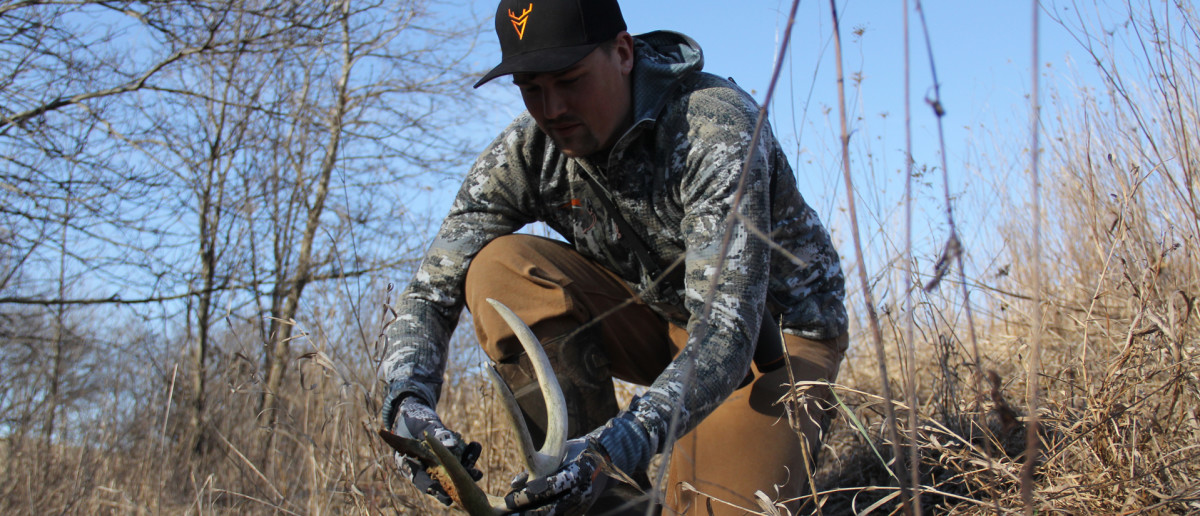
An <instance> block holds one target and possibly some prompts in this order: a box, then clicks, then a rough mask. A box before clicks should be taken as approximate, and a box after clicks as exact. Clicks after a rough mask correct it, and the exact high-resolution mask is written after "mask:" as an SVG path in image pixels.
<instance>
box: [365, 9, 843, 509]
mask: <svg viewBox="0 0 1200 516" xmlns="http://www.w3.org/2000/svg"><path fill="white" fill-rule="evenodd" d="M625 28H626V27H625V22H624V20H623V18H622V16H621V11H620V7H619V6H618V5H617V3H616V0H502V1H501V3H500V7H499V9H498V10H497V15H496V31H497V35H498V36H499V38H500V43H501V49H502V52H503V55H504V58H503V61H502V62H501V63H500V65H498V66H497V67H496V68H494V69H493V70H492V71H491V72H490V73H488V74H487V75H486V76H485V77H484V78H483V79H482V80H480V81H479V83H477V84H476V87H478V86H479V85H481V84H483V83H485V82H488V81H490V80H492V79H494V78H496V77H499V76H503V75H511V76H512V80H513V83H514V84H515V85H516V86H517V87H518V88H519V89H520V91H521V96H522V99H523V100H524V103H525V107H526V108H527V112H525V113H523V114H522V115H520V116H519V117H517V119H516V120H515V121H513V123H512V124H511V125H509V127H508V128H506V129H505V130H504V132H503V133H501V134H500V136H499V137H498V138H496V140H495V141H494V142H492V144H491V145H490V147H488V149H487V150H485V151H484V152H483V153H482V154H481V155H480V157H479V159H478V161H477V162H476V163H475V165H474V167H472V169H471V171H470V173H469V174H468V175H467V178H466V180H465V181H464V183H463V186H462V189H461V190H460V191H459V194H458V197H457V198H456V199H455V201H454V204H453V206H452V208H451V210H450V214H449V215H448V216H447V217H446V220H445V222H444V223H443V225H442V227H441V229H440V231H439V232H438V235H437V238H436V239H435V241H434V243H433V245H432V247H431V248H430V250H429V252H428V254H427V255H426V257H425V259H424V261H423V263H422V265H421V267H420V269H419V270H418V271H417V273H416V275H415V276H414V278H413V280H412V282H411V283H410V284H409V285H408V287H407V289H406V290H405V292H404V294H403V295H402V296H401V298H400V299H399V300H398V301H397V305H396V307H395V309H396V311H397V313H398V317H397V319H396V320H395V321H394V322H393V323H392V324H391V325H390V326H389V327H388V329H387V330H386V333H385V335H386V339H387V344H388V346H389V351H388V355H387V359H386V360H385V362H384V364H383V374H384V376H385V379H386V380H387V381H388V383H389V392H388V395H387V398H386V399H385V402H384V407H383V422H384V424H385V425H386V427H388V428H391V429H394V431H396V432H397V433H400V434H402V435H413V436H420V435H422V434H423V432H424V431H425V430H432V431H434V432H435V435H437V436H438V438H439V439H440V440H442V441H443V442H444V443H445V444H447V446H448V447H449V448H450V449H451V450H452V451H453V452H454V453H456V454H457V455H458V456H459V457H461V458H462V460H463V463H464V464H465V465H466V466H468V467H470V466H472V465H473V463H474V461H475V458H477V457H478V453H479V448H478V445H477V444H474V443H473V444H472V445H470V446H468V445H466V444H465V443H463V442H462V439H461V438H460V437H459V435H458V434H457V433H455V432H453V431H450V430H448V429H446V427H445V425H444V424H442V422H441V421H440V420H439V419H438V417H437V415H436V412H435V410H434V409H433V407H436V406H437V401H438V396H439V393H440V388H441V382H442V375H443V372H444V367H445V363H446V351H447V342H448V339H449V337H450V334H451V332H452V331H453V329H454V326H455V324H456V323H457V320H458V317H459V314H460V313H461V310H462V307H463V306H464V305H465V306H466V307H467V308H468V309H470V310H471V312H472V315H473V316H474V322H475V331H476V334H477V336H478V337H479V341H480V343H481V345H482V346H483V347H484V349H485V351H486V352H487V353H488V355H489V356H491V358H492V359H493V360H495V361H496V362H497V363H498V364H499V366H498V369H500V371H501V374H502V376H504V377H505V379H506V381H508V382H509V384H510V385H511V386H512V388H513V391H514V393H516V395H517V397H518V398H519V401H520V403H521V406H522V408H523V409H524V410H525V412H526V415H527V419H529V420H530V422H532V423H533V425H534V426H535V427H537V426H538V425H540V424H544V418H545V416H544V413H542V412H543V411H544V409H543V408H542V407H541V406H540V394H538V393H537V392H536V387H533V386H532V385H531V384H532V382H533V380H532V376H531V375H530V373H529V370H528V362H527V360H526V359H525V357H524V356H523V355H522V353H521V348H520V346H519V344H518V343H517V341H516V339H515V336H514V335H513V332H512V331H511V330H509V329H508V327H507V326H506V325H505V324H504V323H503V322H502V321H501V319H500V317H499V316H498V314H496V313H495V312H494V311H493V310H492V309H491V307H490V306H488V304H487V303H486V302H484V301H485V300H486V299H487V298H495V299H498V300H499V301H501V302H503V303H504V304H506V305H508V306H509V307H510V308H512V309H513V310H514V311H515V312H516V314H517V315H519V316H520V317H521V318H522V319H523V320H524V321H525V322H527V323H528V324H529V325H530V326H531V328H532V329H533V331H534V333H535V334H536V335H537V336H538V337H539V338H540V339H541V341H542V342H543V344H544V346H545V347H546V349H547V352H548V354H549V356H550V358H551V362H552V364H553V365H554V369H555V371H556V373H557V375H558V377H559V378H560V381H561V382H562V383H563V389H564V391H565V394H566V397H567V401H568V405H569V407H570V430H569V431H570V433H571V436H572V437H575V439H572V441H571V442H570V449H571V450H573V453H571V455H570V456H569V457H568V460H567V461H566V462H565V463H564V464H563V466H562V467H561V468H560V469H559V470H558V471H557V472H556V473H554V474H553V475H551V476H550V477H548V478H547V479H546V480H545V481H538V482H530V483H529V484H528V485H524V484H522V483H520V482H517V483H516V484H515V486H514V490H513V491H512V492H511V493H509V495H508V497H507V501H508V503H509V504H510V505H509V508H510V509H513V510H519V511H527V512H537V513H542V514H573V513H579V512H582V511H585V510H587V508H588V507H589V506H590V505H591V504H592V503H594V502H595V501H596V499H597V498H599V497H600V496H601V495H602V494H603V493H604V491H605V488H606V487H609V486H612V485H615V484H616V482H610V481H608V480H607V479H608V477H609V475H608V474H607V473H609V472H611V471H612V468H615V469H617V470H620V471H621V472H623V473H625V474H627V475H630V476H632V477H634V478H642V479H643V480H644V479H645V470H646V468H647V466H648V464H649V462H650V460H651V458H652V457H653V456H654V455H655V454H657V453H661V452H663V451H665V450H667V449H668V447H671V445H674V446H673V447H671V450H672V454H671V457H670V467H669V475H668V481H667V485H666V486H665V490H666V492H665V496H664V500H663V504H664V508H665V510H666V511H667V512H668V513H672V512H675V513H680V512H687V511H689V510H696V511H699V512H701V513H705V512H707V510H708V509H707V508H706V507H705V501H703V500H698V499H697V498H696V497H697V496H698V495H696V494H695V492H694V491H692V490H690V489H685V486H687V485H690V486H692V487H694V488H695V489H696V490H699V491H700V492H702V493H704V494H705V495H709V496H712V497H713V498H715V499H718V500H723V501H725V502H729V503H731V504H736V505H740V506H742V507H750V508H753V507H756V504H755V502H754V494H755V491H759V490H761V491H763V492H764V493H766V494H767V495H768V496H771V497H772V498H777V499H779V500H780V501H782V502H787V503H788V504H789V506H790V507H792V508H795V506H796V503H795V500H796V499H797V498H798V497H799V496H800V495H801V494H802V493H803V492H804V490H805V489H806V488H807V487H808V483H809V476H808V474H807V472H808V471H810V470H811V467H812V465H813V464H814V458H815V455H816V452H817V449H818V448H819V446H820V437H821V432H822V431H823V430H824V427H825V426H826V425H827V423H828V418H829V410H828V409H829V407H828V404H825V403H818V401H819V400H821V399H822V398H824V397H826V396H828V391H827V390H816V391H815V395H813V396H810V397H809V398H808V399H809V401H808V402H807V403H805V402H801V403H800V404H799V405H798V408H799V410H796V411H789V410H788V404H787V403H780V402H779V401H778V400H779V399H780V398H781V397H782V396H783V395H784V394H786V393H788V392H790V387H789V385H788V382H789V372H790V373H791V374H792V375H793V377H794V379H795V380H796V381H814V380H830V381H832V380H833V379H835V377H836V375H837V371H838V367H839V365H840V362H841V359H842V356H843V352H844V351H845V348H846V343H847V340H846V337H845V332H846V311H845V308H844V305H843V297H844V291H843V277H842V272H841V268H840V265H839V262H838V257H837V254H836V251H835V250H834V248H833V246H832V244H831V242H830V238H829V235H828V233H827V232H826V231H825V229H824V228H823V227H822V225H821V223H820V221H819V220H818V218H817V216H816V214H815V213H814V212H813V210H812V209H811V208H809V207H808V205H807V204H805V202H804V200H803V198H802V197H801V196H800V193H799V192H798V191H797V189H796V183H795V179H794V177H793V175H792V171H791V169H790V167H789V166H788V163H787V160H786V157H785V155H784V153H783V151H782V150H781V149H780V147H779V144H778V142H777V141H776V140H775V138H774V136H773V135H772V134H771V132H770V130H769V128H764V129H763V131H762V133H761V134H759V135H758V137H757V138H755V136H754V134H753V132H754V126H755V121H756V118H757V114H758V107H757V106H756V105H755V104H754V101H753V100H752V99H751V98H750V97H749V95H747V94H746V93H745V92H743V91H742V90H740V89H739V88H738V87H737V86H736V85H734V84H733V82H732V81H730V80H726V79H722V78H719V77H717V76H714V75H710V74H707V73H703V72H701V71H700V70H701V67H702V65H703V57H702V54H701V52H700V47H699V46H698V45H697V44H696V42H694V41H692V40H691V39H690V38H688V37H686V36H683V35H680V34H676V33H669V32H654V33H650V34H645V35H642V36H638V37H636V38H635V37H631V36H630V35H629V33H628V32H626V31H625ZM743 176H744V177H743ZM733 210H736V211H737V213H738V214H739V215H740V216H739V217H736V218H732V219H731V217H730V213H731V212H732V211H733ZM731 220H732V224H730V221H731ZM534 221H544V222H545V223H546V224H547V225H548V226H549V227H551V228H553V229H554V230H556V231H557V232H559V233H560V234H561V235H562V236H563V237H564V238H565V239H566V241H567V242H566V243H562V242H558V241H553V240H549V239H543V238H538V237H533V236H528V235H514V234H512V233H514V232H515V231H516V230H518V229H519V228H521V227H522V226H524V225H525V224H528V223H531V222H534ZM764 236H769V238H770V242H768V241H767V240H766V239H765V237H764ZM760 329H763V330H762V331H760ZM781 329H782V335H783V339H782V340H783V343H780V341H779V338H778V337H779V335H780V332H781ZM782 344H786V346H784V345H782ZM784 349H786V358H787V360H784V358H785V352H784ZM785 362H786V363H787V365H789V366H790V367H781V366H782V365H785ZM789 370H790V371H789ZM613 377H616V378H620V379H623V380H626V381H630V382H634V383H638V384H642V385H648V386H649V388H648V390H647V391H646V392H645V394H643V395H642V396H640V397H637V398H635V399H634V400H633V401H632V402H631V403H630V404H629V406H628V407H626V408H625V409H624V410H620V411H619V410H618V407H617V406H616V402H615V400H614V396H613V387H612V380H611V378H613ZM679 436H682V437H679ZM535 439H537V437H535ZM405 468H406V469H407V470H408V471H409V473H410V475H411V478H412V479H413V481H414V483H416V484H417V485H418V487H420V488H421V489H423V490H424V491H425V492H428V493H430V494H434V495H437V496H439V498H441V499H443V501H445V500H446V498H445V495H444V493H443V492H442V491H441V489H440V486H438V485H437V483H436V482H434V481H432V480H430V479H429V478H428V476H427V475H426V474H425V472H424V471H422V469H421V467H420V466H419V465H417V464H415V463H412V462H406V463H405ZM601 472H602V473H605V474H598V473H601ZM475 473H477V472H475ZM711 504H712V508H713V510H714V511H716V512H717V513H720V514H740V513H741V512H742V511H740V510H736V508H734V507H732V506H729V505H726V504H724V503H722V502H720V501H711Z"/></svg>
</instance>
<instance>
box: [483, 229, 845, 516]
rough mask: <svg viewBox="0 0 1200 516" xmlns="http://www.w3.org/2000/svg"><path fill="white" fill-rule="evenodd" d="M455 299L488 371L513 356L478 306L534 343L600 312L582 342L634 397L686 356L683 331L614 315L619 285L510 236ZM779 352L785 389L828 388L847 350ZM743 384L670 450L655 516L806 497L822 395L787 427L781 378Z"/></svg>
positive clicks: (831, 346)
mask: <svg viewBox="0 0 1200 516" xmlns="http://www.w3.org/2000/svg"><path fill="white" fill-rule="evenodd" d="M466 297H467V306H468V307H469V308H470V309H471V313H472V315H473V317H474V321H475V332H476V334H477V336H478V338H479V342H480V343H481V344H482V346H483V348H484V350H485V352H486V353H487V354H488V355H489V356H490V357H491V358H492V359H493V360H497V361H501V360H509V361H511V359H512V357H514V356H517V355H519V354H520V353H521V348H520V344H519V343H518V342H517V340H516V337H515V335H513V333H512V331H511V330H510V329H509V328H508V326H507V325H506V324H505V323H504V321H503V320H501V319H500V316H499V315H498V314H496V312H495V311H494V310H492V309H491V307H490V306H489V305H487V303H486V302H484V300H485V299H486V298H493V299H497V300H499V301H501V302H503V303H504V304H505V305H507V306H508V307H509V308H511V309H512V310H513V311H514V312H515V313H516V314H517V315H518V316H520V317H521V319H522V320H524V321H525V322H526V324H528V325H529V326H530V328H532V329H533V331H534V333H535V334H537V336H538V338H539V339H541V340H542V342H543V343H545V342H548V341H550V340H554V339H555V338H558V337H561V336H563V335H565V334H567V333H570V332H571V331H572V330H575V329H577V328H579V327H580V326H582V325H584V324H585V323H588V322H591V321H593V318H595V317H598V316H600V315H601V314H606V313H609V312H610V311H612V313H609V314H608V315H606V316H605V317H604V318H603V319H602V320H600V321H599V322H598V324H596V325H594V326H593V328H594V330H593V335H597V336H598V338H599V339H601V340H602V342H601V343H600V346H601V349H602V350H603V354H604V355H605V357H606V358H607V362H608V368H609V371H610V372H611V374H612V376H613V377H616V378H619V379H622V380H625V381H628V382H632V383H635V384H639V385H649V384H650V383H652V382H653V381H654V379H655V378H656V377H657V376H658V375H659V373H661V372H662V371H663V370H664V369H665V368H666V366H667V365H668V364H669V363H670V361H671V359H672V358H673V357H674V356H675V354H676V353H678V352H679V351H680V350H681V349H682V348H683V346H685V345H686V344H687V332H686V331H684V330H683V329H682V328H679V327H678V326H674V325H671V324H668V323H666V322H664V321H663V320H662V319H661V318H659V317H658V316H657V315H656V314H655V313H654V312H653V311H652V310H651V309H650V308H649V307H648V306H646V305H644V304H641V303H638V302H636V301H635V302H632V303H629V304H627V305H625V306H623V307H620V308H617V307H619V306H620V305H622V303H627V302H628V301H629V300H630V299H631V298H633V297H634V293H633V292H631V291H630V290H629V288H628V287H627V286H626V285H625V283H624V282H622V281H621V279H620V278H618V277H617V276H616V275H614V274H613V273H612V272H610V271H608V270H607V269H605V268H603V267H601V266H599V265H598V264H596V263H595V262H592V261H590V260H588V259H587V258H585V257H583V256H582V255H580V254H578V253H577V252H575V251H574V250H572V249H571V248H570V247H568V246H566V245H565V244H562V243H561V242H556V241H553V240H549V239H545V238H540V237H534V236H529V235H510V236H506V237H501V238H498V239H496V240H495V241H493V242H492V243H491V244H489V245H488V246H486V247H484V249H483V250H482V251H481V252H480V253H479V256H478V257H476V259H475V261H474V262H473V263H472V265H471V268H470V269H469V270H468V272H467V283H466ZM614 309H615V311H614ZM784 340H785V343H786V346H787V350H788V355H789V359H790V365H791V370H792V373H793V375H794V378H795V380H796V381H797V382H800V381H815V380H828V381H833V380H835V379H836V377H837V372H838V368H839V366H840V364H841V361H842V357H843V353H844V351H845V349H846V344H847V340H846V338H845V337H844V336H843V337H841V338H839V339H833V340H829V341H812V340H807V339H803V338H800V337H795V336H792V335H785V339H784ZM752 372H753V380H752V381H751V382H750V383H748V384H746V385H743V386H742V387H740V388H738V389H737V390H736V391H734V392H733V394H732V395H730V397H729V398H728V399H727V400H726V401H725V402H724V403H722V404H721V405H720V406H719V407H718V408H717V409H716V410H715V411H714V412H713V413H712V414H710V415H709V416H708V417H707V418H705V419H704V421H703V422H701V423H700V425H699V426H698V427H696V428H695V429H694V430H692V431H691V432H689V433H688V434H686V435H684V436H683V437H681V438H680V439H679V440H678V441H676V443H675V447H674V451H673V453H672V454H671V461H670V470H669V473H668V482H667V485H666V490H667V492H666V496H665V498H666V499H665V500H664V503H665V507H664V509H665V511H666V514H675V513H694V514H707V513H708V509H707V504H709V503H711V507H712V510H713V511H714V513H715V514H718V515H725V514H729V515H734V514H744V513H745V511H743V510H741V509H738V508H737V507H735V506H740V507H745V508H748V509H752V510H756V511H757V510H759V509H758V506H757V504H756V503H755V501H754V496H755V491H762V492H764V493H765V494H766V495H767V496H768V497H770V498H771V499H772V500H776V501H780V502H784V503H785V504H786V506H787V507H788V508H789V509H792V510H793V511H795V509H796V508H797V507H798V506H799V505H800V504H799V503H798V502H797V501H796V500H797V498H799V497H801V496H802V495H803V494H804V493H805V492H806V491H807V489H808V485H809V476H808V474H807V472H808V471H811V468H812V467H813V465H814V464H815V461H816V454H817V451H818V450H819V449H820V442H821V434H822V433H823V431H824V429H825V428H826V427H827V425H828V421H829V418H830V416H831V415H832V410H830V405H829V403H828V398H829V392H828V389H827V388H826V387H817V388H815V389H812V390H810V391H808V395H809V398H808V401H807V402H806V403H802V404H801V405H800V406H799V407H798V410H797V411H795V412H796V413H794V414H793V417H792V418H790V419H789V416H788V409H787V406H786V405H787V404H785V403H780V402H778V400H779V399H780V398H781V397H783V396H784V395H785V394H787V393H788V392H789V391H790V388H789V378H788V368H786V367H784V368H779V369H775V370H773V371H770V372H768V373H766V374H762V373H761V372H759V371H758V368H757V367H755V368H753V371H752ZM612 415H615V413H614V414H609V415H604V416H603V417H604V418H607V417H611V416H612ZM789 421H793V423H789ZM792 424H795V425H796V426H797V427H798V428H799V430H800V434H803V436H804V438H803V439H801V438H799V437H798V433H797V431H796V430H795V429H793V427H792ZM589 430H591V429H590V428H589V429H585V430H584V431H585V432H586V431H589ZM685 484H686V485H690V486H692V487H693V488H694V489H695V490H696V491H699V492H700V493H702V494H697V493H696V492H694V491H692V490H690V489H687V488H685ZM705 496H707V497H711V498H712V500H705V499H704V497H705ZM723 502H724V503H723Z"/></svg>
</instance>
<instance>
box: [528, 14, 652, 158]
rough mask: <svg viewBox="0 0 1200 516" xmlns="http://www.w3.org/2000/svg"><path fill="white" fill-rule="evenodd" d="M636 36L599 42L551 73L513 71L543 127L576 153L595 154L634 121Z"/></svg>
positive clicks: (624, 35)
mask: <svg viewBox="0 0 1200 516" xmlns="http://www.w3.org/2000/svg"><path fill="white" fill-rule="evenodd" d="M632 70H633V39H632V38H631V37H630V36H629V34H628V33H625V32H622V33H621V34H620V35H618V36H617V44H616V46H615V47H614V48H611V49H606V48H603V47H601V48H597V49H596V50H593V51H592V53H590V54H588V55H587V57H585V58H583V59H582V60H580V61H579V62H578V63H576V64H575V66H572V67H570V68H567V69H566V70H562V71H558V72H552V73H538V74H527V73H518V74H514V75H513V83H514V84H516V85H517V87H518V88H520V89H521V98H522V99H523V100H524V101H525V108H526V109H528V110H529V114H530V115H533V119H534V120H535V121H537V125H538V127H540V128H541V129H542V131H544V132H545V133H546V134H547V135H549V136H550V138H551V139H553V140H554V143H555V144H556V145H558V147H559V149H562V152H563V154H566V155H567V156H571V157H585V156H591V155H593V154H596V153H598V152H601V151H606V150H608V149H609V148H611V147H612V145H613V144H614V143H616V140H617V138H620V137H621V135H622V134H624V132H625V130H626V129H628V128H629V125H630V124H631V123H632V117H633V113H632V105H631V99H630V96H631V92H630V86H629V84H630V83H629V76H630V72H631V71H632Z"/></svg>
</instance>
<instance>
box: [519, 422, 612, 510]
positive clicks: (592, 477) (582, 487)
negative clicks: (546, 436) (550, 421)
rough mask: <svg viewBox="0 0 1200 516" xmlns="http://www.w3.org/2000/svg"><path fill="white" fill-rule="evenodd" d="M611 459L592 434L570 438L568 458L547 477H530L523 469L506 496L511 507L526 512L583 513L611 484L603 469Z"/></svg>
mask: <svg viewBox="0 0 1200 516" xmlns="http://www.w3.org/2000/svg"><path fill="white" fill-rule="evenodd" d="M607 464H608V459H607V458H606V457H605V456H604V453H603V452H602V451H601V449H600V446H599V445H598V444H597V443H596V441H595V440H594V439H592V438H590V437H581V438H578V439H571V440H570V441H567V459H566V460H565V461H564V462H563V465H562V466H561V467H559V468H558V470H557V471H555V472H554V473H552V474H551V475H550V476H548V477H546V478H539V479H536V480H533V481H528V479H527V478H526V474H525V473H522V475H521V476H519V477H517V479H516V480H514V481H513V485H512V487H513V490H512V492H510V493H509V494H508V495H507V496H505V497H504V503H505V504H506V505H507V506H508V508H509V510H512V511H515V512H519V513H520V514H523V515H540V516H560V515H574V514H583V513H585V512H586V511H587V510H588V508H590V507H591V506H592V504H593V503H595V502H596V499H597V498H599V497H600V494H601V493H603V492H604V490H605V489H607V488H608V486H609V485H610V479H609V477H608V476H607V475H605V474H604V473H603V472H602V471H603V470H605V469H607V468H606V467H605V466H606V465H607Z"/></svg>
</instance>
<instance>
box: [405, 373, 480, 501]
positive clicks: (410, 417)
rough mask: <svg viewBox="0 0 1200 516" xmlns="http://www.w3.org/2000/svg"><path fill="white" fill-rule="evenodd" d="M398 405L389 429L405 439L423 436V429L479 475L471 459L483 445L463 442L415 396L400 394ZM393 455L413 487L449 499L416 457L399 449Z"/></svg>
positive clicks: (472, 474) (441, 499)
mask: <svg viewBox="0 0 1200 516" xmlns="http://www.w3.org/2000/svg"><path fill="white" fill-rule="evenodd" d="M398 409H399V410H398V412H399V413H398V414H397V415H396V422H395V424H394V425H392V433H395V434H396V435H399V436H401V437H406V438H409V439H416V440H423V439H424V438H425V433H426V432H429V433H431V434H433V437H434V438H435V439H437V440H438V441H441V443H442V445H444V446H445V447H446V449H447V450H450V453H453V454H454V456H455V457H458V458H459V459H460V460H461V462H462V465H463V467H464V468H466V469H467V473H468V474H470V475H471V478H472V479H474V480H479V479H480V478H482V477H483V472H481V471H479V469H478V468H476V467H475V461H477V460H479V453H480V451H481V450H482V449H483V447H482V446H480V445H479V443H470V444H467V443H465V442H463V439H462V436H461V435H459V434H458V432H454V431H452V430H449V429H447V428H446V425H444V424H442V420H441V419H440V418H438V415H437V412H435V411H434V410H433V408H432V407H430V406H429V405H426V404H425V402H423V401H421V399H420V398H417V397H416V396H408V397H406V398H404V399H403V400H402V401H401V402H400V404H399V407H398ZM386 415H390V414H386ZM395 457H396V467H397V468H399V469H400V471H401V472H403V473H404V474H405V476H406V477H408V479H409V481H411V482H412V483H413V485H414V486H416V487H417V490H419V491H421V492H422V493H425V494H427V495H430V496H433V497H434V498H437V499H438V501H439V502H442V503H443V504H446V505H450V504H451V503H453V502H452V501H451V500H450V496H449V495H447V494H446V490H445V489H444V488H443V487H442V485H441V484H440V483H438V481H436V480H434V479H433V478H432V477H430V476H429V472H428V471H427V470H426V467H425V465H423V464H421V462H420V461H418V460H416V459H414V458H412V457H409V456H407V455H401V454H400V453H399V452H397V453H396V455H395Z"/></svg>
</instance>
